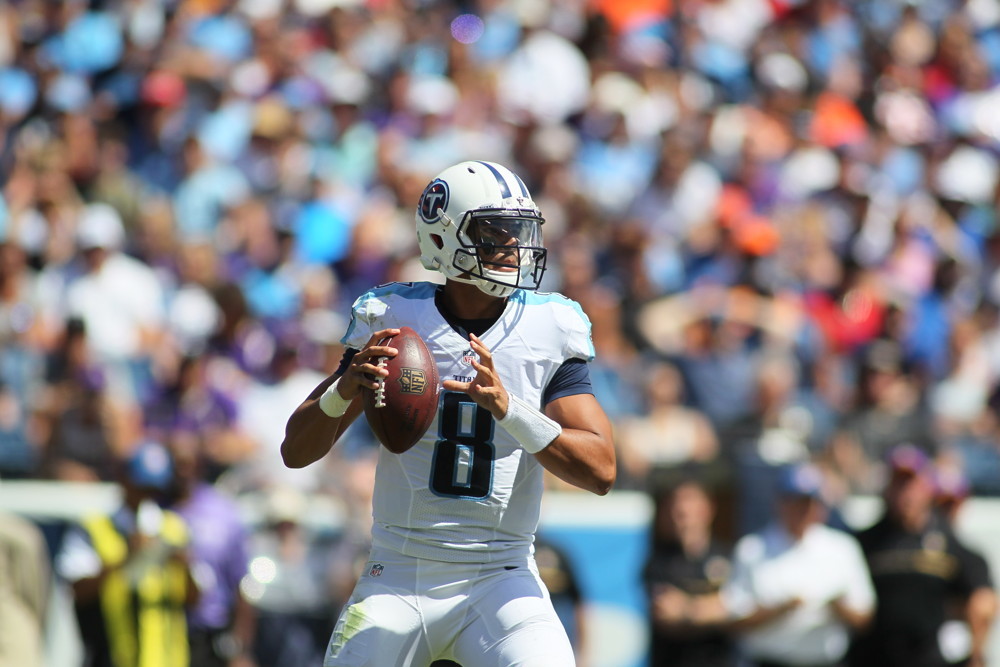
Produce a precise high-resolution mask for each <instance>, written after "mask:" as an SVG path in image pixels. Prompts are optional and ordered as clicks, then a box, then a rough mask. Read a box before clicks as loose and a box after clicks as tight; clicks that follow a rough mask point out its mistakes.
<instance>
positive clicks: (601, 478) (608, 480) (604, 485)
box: [590, 464, 617, 496]
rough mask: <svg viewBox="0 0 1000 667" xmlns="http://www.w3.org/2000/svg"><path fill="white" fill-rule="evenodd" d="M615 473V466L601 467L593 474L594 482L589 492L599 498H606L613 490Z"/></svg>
mask: <svg viewBox="0 0 1000 667" xmlns="http://www.w3.org/2000/svg"><path fill="white" fill-rule="evenodd" d="M616 477H617V471H616V470H615V466H614V465H613V464H612V465H610V466H603V467H601V468H600V469H598V470H597V471H595V473H594V480H593V483H592V484H591V488H590V490H591V491H593V492H594V493H596V494H597V495H599V496H606V495H608V493H610V492H611V489H612V488H614V485H615V479H616Z"/></svg>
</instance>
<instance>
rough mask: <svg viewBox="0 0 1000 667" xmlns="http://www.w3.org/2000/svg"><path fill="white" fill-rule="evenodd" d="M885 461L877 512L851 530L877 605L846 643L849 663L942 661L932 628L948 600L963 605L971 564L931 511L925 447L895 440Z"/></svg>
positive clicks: (967, 596) (969, 591)
mask: <svg viewBox="0 0 1000 667" xmlns="http://www.w3.org/2000/svg"><path fill="white" fill-rule="evenodd" d="M887 466H888V468H889V477H888V480H887V482H886V485H885V491H884V494H883V498H884V501H885V510H884V513H883V515H882V516H881V517H880V518H879V520H878V521H877V522H876V523H875V524H874V525H873V526H871V527H869V528H867V529H865V530H863V531H861V532H860V533H858V540H859V541H860V542H861V548H862V549H863V550H864V553H865V558H866V560H867V561H868V567H869V570H870V571H871V576H872V581H873V583H874V585H875V591H876V595H877V596H878V607H877V609H876V612H875V618H874V621H873V622H872V624H871V626H870V627H869V629H868V631H867V632H865V633H864V634H862V635H860V636H859V637H858V638H857V641H856V642H855V644H854V646H852V649H851V656H850V664H852V665H857V666H858V667H860V666H862V665H872V664H880V665H916V666H919V667H924V666H926V667H932V666H938V665H942V666H943V665H946V664H948V663H947V660H946V659H945V658H944V656H943V655H942V651H941V646H940V645H939V642H938V636H939V634H938V633H939V632H940V630H941V626H942V625H943V624H944V622H945V618H946V615H947V612H948V609H949V605H951V604H954V603H955V602H956V601H958V603H959V604H960V605H962V606H966V605H968V603H969V601H970V596H972V595H973V591H974V590H975V588H976V586H977V582H976V581H975V580H974V577H975V572H974V571H973V569H972V568H970V562H969V561H968V560H967V558H966V557H965V555H966V553H967V550H966V548H965V547H964V546H962V545H961V543H960V542H959V540H958V539H957V538H956V537H955V534H954V533H953V532H952V530H951V528H950V527H949V526H948V524H947V522H946V521H945V519H944V518H943V517H941V516H940V515H938V514H937V513H936V512H935V511H934V505H933V503H934V480H933V477H932V469H931V462H930V460H929V459H928V457H927V455H926V454H925V453H924V452H923V451H921V450H920V449H919V448H917V447H916V446H914V445H912V444H901V445H897V446H896V447H894V448H892V449H891V450H890V451H889V453H888V455H887ZM977 639H981V637H980V638H977ZM975 648H977V649H978V648H979V647H975Z"/></svg>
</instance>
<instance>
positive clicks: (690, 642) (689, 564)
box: [643, 478, 737, 667]
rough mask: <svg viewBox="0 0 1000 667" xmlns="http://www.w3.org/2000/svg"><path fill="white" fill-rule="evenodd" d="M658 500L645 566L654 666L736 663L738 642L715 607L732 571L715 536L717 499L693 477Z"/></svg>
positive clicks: (727, 555)
mask: <svg viewBox="0 0 1000 667" xmlns="http://www.w3.org/2000/svg"><path fill="white" fill-rule="evenodd" d="M654 502H655V506H654V513H653V524H652V531H651V537H652V540H651V544H650V551H649V553H648V555H647V557H646V563H645V567H644V569H643V581H644V584H645V587H646V592H647V594H648V595H649V600H650V628H651V632H650V636H651V640H650V664H651V665H658V666H659V665H664V666H666V665H673V666H674V667H695V666H702V665H703V666H704V667H733V666H734V665H736V659H737V655H736V650H735V649H736V647H735V644H734V642H733V641H732V638H731V636H730V634H729V633H728V630H727V628H725V626H724V618H723V616H722V614H721V612H719V611H716V612H715V613H714V614H713V613H712V612H711V611H710V609H711V607H712V606H715V605H713V604H712V598H713V597H714V596H715V595H717V594H718V592H719V590H720V589H721V587H722V585H723V584H724V583H725V581H726V579H727V578H728V577H729V574H730V570H731V562H730V549H729V548H728V547H727V546H726V545H725V544H723V543H721V542H720V541H719V540H718V539H716V538H715V537H714V535H713V530H714V528H713V521H714V518H715V503H714V501H713V499H712V497H711V496H710V495H709V492H708V489H707V488H706V487H705V486H704V485H703V483H702V482H700V481H697V480H695V479H693V478H692V479H683V480H681V481H678V482H675V483H674V484H673V485H672V486H669V487H667V488H665V489H664V490H663V491H661V492H660V493H659V494H657V495H655V496H654ZM716 609H717V606H716Z"/></svg>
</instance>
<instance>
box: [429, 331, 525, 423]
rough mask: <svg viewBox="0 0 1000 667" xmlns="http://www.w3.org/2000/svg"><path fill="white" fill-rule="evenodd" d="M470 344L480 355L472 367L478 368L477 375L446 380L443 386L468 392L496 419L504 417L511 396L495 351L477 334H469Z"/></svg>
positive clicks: (451, 389) (477, 403) (470, 396)
mask: <svg viewBox="0 0 1000 667" xmlns="http://www.w3.org/2000/svg"><path fill="white" fill-rule="evenodd" d="M469 344H470V345H471V347H472V351H473V352H475V353H476V354H477V355H478V356H479V361H476V360H473V362H472V367H473V368H475V369H476V377H474V378H472V381H471V382H459V381H458V380H445V381H444V382H443V383H442V386H444V388H445V389H447V390H449V391H461V392H464V393H466V394H468V395H469V398H471V399H472V400H473V401H475V403H476V405H479V406H482V407H483V408H486V409H487V410H489V411H490V414H491V415H493V418H494V419H503V418H504V417H505V416H506V415H507V405H508V402H509V398H508V396H507V390H506V389H504V386H503V383H502V382H501V381H500V376H499V375H497V371H496V368H495V367H494V365H493V353H492V352H490V349H489V348H488V347H486V346H485V345H484V344H483V341H482V340H480V339H479V336H477V335H475V334H469Z"/></svg>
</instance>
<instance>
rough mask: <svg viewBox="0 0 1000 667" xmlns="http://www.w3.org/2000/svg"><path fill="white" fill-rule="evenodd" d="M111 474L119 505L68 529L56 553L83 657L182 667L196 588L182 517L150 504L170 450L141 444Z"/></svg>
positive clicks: (102, 666) (162, 490)
mask: <svg viewBox="0 0 1000 667" xmlns="http://www.w3.org/2000/svg"><path fill="white" fill-rule="evenodd" d="M118 472H119V474H120V477H119V481H120V484H121V492H122V500H121V505H119V506H118V507H117V508H116V509H115V510H114V511H113V512H112V513H111V514H107V515H102V514H95V515H92V516H87V517H85V518H84V519H83V520H82V521H81V522H80V524H79V525H77V526H74V527H72V528H71V529H70V530H69V532H67V534H66V535H65V537H64V538H63V540H62V543H61V545H60V548H59V552H58V553H57V555H56V558H55V567H56V572H57V573H58V574H59V576H60V577H62V578H63V579H64V580H66V581H67V582H69V583H70V584H71V585H72V588H73V597H74V602H75V608H76V616H77V622H78V623H79V626H80V636H81V639H82V640H83V645H84V654H85V658H84V659H85V662H86V664H88V665H94V666H95V667H131V666H132V665H136V664H142V663H144V662H153V663H154V664H173V665H181V666H186V665H188V664H190V652H189V643H188V636H187V624H186V622H185V611H186V609H187V608H188V607H190V606H191V605H193V604H194V603H195V602H197V599H198V588H197V585H196V584H195V581H194V578H193V575H192V570H191V567H190V560H189V553H188V544H189V542H188V530H187V528H186V526H185V525H184V520H183V519H181V518H180V516H178V515H177V514H175V513H173V512H171V511H169V510H163V509H161V508H160V506H159V505H158V504H157V500H158V499H162V498H163V496H165V494H166V493H167V492H168V491H169V487H170V484H171V481H172V475H173V466H172V464H171V462H170V453H169V452H168V451H167V449H166V448H165V447H164V446H163V445H161V444H159V443H156V442H152V441H150V442H145V443H141V444H139V445H138V446H136V448H135V451H134V452H133V453H132V454H131V456H130V457H129V458H128V459H127V460H124V461H122V465H121V468H120V470H119V471H118Z"/></svg>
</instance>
